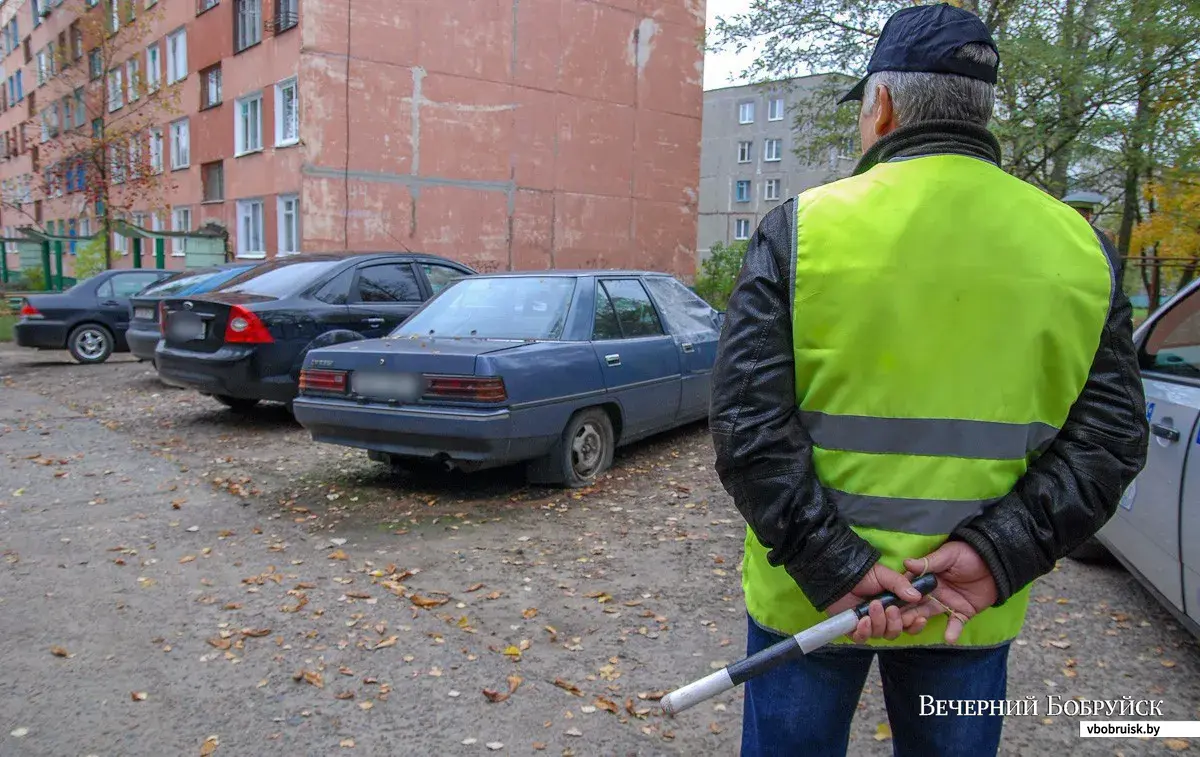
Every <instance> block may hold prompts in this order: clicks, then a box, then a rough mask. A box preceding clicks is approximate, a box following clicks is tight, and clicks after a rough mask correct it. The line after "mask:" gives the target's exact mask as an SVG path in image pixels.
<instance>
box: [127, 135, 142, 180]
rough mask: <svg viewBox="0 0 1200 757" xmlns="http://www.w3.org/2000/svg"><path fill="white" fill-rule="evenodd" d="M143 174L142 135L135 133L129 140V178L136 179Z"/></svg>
mask: <svg viewBox="0 0 1200 757" xmlns="http://www.w3.org/2000/svg"><path fill="white" fill-rule="evenodd" d="M141 175H142V137H141V135H140V134H139V135H135V136H134V137H133V138H132V139H130V140H129V178H131V179H136V178H138V177H140V176H141Z"/></svg>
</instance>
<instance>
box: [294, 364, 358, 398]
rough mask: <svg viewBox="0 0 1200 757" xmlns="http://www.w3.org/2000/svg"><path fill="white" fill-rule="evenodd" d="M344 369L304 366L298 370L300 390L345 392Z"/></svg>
mask: <svg viewBox="0 0 1200 757" xmlns="http://www.w3.org/2000/svg"><path fill="white" fill-rule="evenodd" d="M346 375H347V374H346V371H324V370H313V369H311V368H304V369H302V370H301V371H300V391H301V392H302V393H303V392H305V391H310V392H335V393H337V394H345V393H346Z"/></svg>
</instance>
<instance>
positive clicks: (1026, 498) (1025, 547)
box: [950, 233, 1149, 604]
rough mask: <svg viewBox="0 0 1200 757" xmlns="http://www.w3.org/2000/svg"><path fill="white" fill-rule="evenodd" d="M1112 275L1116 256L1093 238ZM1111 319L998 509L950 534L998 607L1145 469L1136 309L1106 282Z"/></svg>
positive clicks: (1092, 527)
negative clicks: (1049, 433) (986, 579)
mask: <svg viewBox="0 0 1200 757" xmlns="http://www.w3.org/2000/svg"><path fill="white" fill-rule="evenodd" d="M1097 236H1099V237H1100V243H1101V245H1102V246H1103V248H1104V251H1105V253H1106V254H1107V255H1108V258H1109V264H1110V266H1111V268H1112V270H1113V271H1114V272H1115V271H1119V270H1120V263H1119V256H1118V255H1117V252H1116V250H1115V249H1113V246H1112V243H1111V242H1109V241H1108V238H1107V237H1105V236H1104V235H1103V234H1102V233H1098V234H1097ZM1113 281H1114V284H1113V292H1112V297H1111V304H1110V306H1109V311H1108V318H1107V321H1106V323H1105V326H1104V331H1103V332H1102V333H1101V336H1100V343H1099V347H1098V348H1097V350H1096V355H1095V358H1094V359H1093V361H1092V367H1091V371H1090V373H1089V375H1088V379H1087V382H1086V384H1085V385H1084V387H1083V391H1082V392H1081V393H1080V395H1079V397H1078V398H1077V399H1076V400H1075V403H1074V404H1073V405H1072V406H1071V411H1070V413H1069V414H1068V416H1067V420H1066V422H1065V423H1064V424H1063V427H1062V429H1061V430H1060V431H1059V432H1058V434H1057V436H1056V437H1055V439H1054V441H1053V442H1052V443H1051V445H1050V447H1049V448H1048V449H1047V450H1046V452H1044V453H1043V454H1042V455H1041V456H1040V457H1038V458H1037V459H1036V460H1035V461H1034V462H1033V463H1032V464H1031V465H1030V467H1029V469H1028V470H1027V471H1026V472H1025V475H1024V476H1022V477H1021V478H1020V480H1018V482H1017V484H1016V486H1015V487H1014V488H1013V490H1012V491H1011V492H1010V493H1009V494H1008V496H1006V497H1005V498H1004V499H1002V500H1000V502H998V503H996V504H995V505H993V506H992V507H990V508H988V509H987V510H985V511H984V512H983V513H981V514H980V515H978V516H976V517H975V518H973V519H972V520H970V521H967V523H965V524H963V525H962V526H960V527H959V528H958V529H956V530H955V532H954V533H953V534H951V537H950V538H951V539H957V540H961V541H965V542H967V543H968V544H970V545H971V546H972V547H974V548H975V550H976V551H977V552H978V553H979V554H980V556H981V557H982V558H983V560H984V562H986V563H987V565H988V567H989V568H990V569H991V572H992V576H993V578H994V579H995V581H996V589H997V592H998V595H999V599H998V601H997V604H1002V603H1004V602H1005V601H1007V600H1008V598H1009V597H1011V596H1012V595H1013V594H1014V593H1016V592H1017V591H1020V590H1021V589H1022V588H1023V587H1024V586H1025V585H1026V584H1029V583H1030V582H1032V581H1033V580H1034V579H1035V578H1037V577H1039V576H1042V575H1044V574H1046V573H1049V572H1050V571H1051V570H1053V568H1054V563H1055V562H1056V561H1057V560H1058V559H1059V558H1061V557H1064V556H1065V555H1067V554H1069V553H1070V552H1071V551H1073V550H1074V549H1075V548H1076V547H1077V546H1079V545H1080V544H1082V543H1083V542H1085V541H1087V540H1088V539H1090V538H1091V537H1092V536H1093V535H1094V534H1095V533H1096V532H1097V531H1099V530H1100V528H1101V527H1102V526H1103V525H1104V524H1105V523H1106V522H1108V520H1109V518H1111V517H1112V516H1113V514H1114V513H1115V512H1116V510H1117V505H1118V504H1119V503H1120V501H1121V495H1122V494H1123V493H1124V491H1125V489H1126V487H1128V486H1129V484H1130V483H1131V482H1132V481H1133V479H1134V477H1136V476H1137V474H1138V472H1139V471H1140V470H1141V469H1142V466H1143V465H1145V463H1146V450H1147V444H1148V439H1149V423H1148V421H1147V420H1146V398H1145V394H1144V393H1143V389H1142V382H1141V375H1140V373H1139V370H1138V362H1137V353H1136V350H1135V348H1134V346H1133V322H1132V316H1133V310H1132V308H1131V306H1130V304H1129V298H1128V297H1127V296H1126V295H1125V292H1124V291H1123V289H1122V288H1121V285H1120V278H1119V277H1117V276H1116V275H1114V277H1113Z"/></svg>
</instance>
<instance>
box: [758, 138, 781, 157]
mask: <svg viewBox="0 0 1200 757" xmlns="http://www.w3.org/2000/svg"><path fill="white" fill-rule="evenodd" d="M782 157H783V140H782V139H768V140H765V141H764V142H763V160H768V161H777V160H780V159H781V158H782Z"/></svg>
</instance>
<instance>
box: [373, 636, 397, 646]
mask: <svg viewBox="0 0 1200 757" xmlns="http://www.w3.org/2000/svg"><path fill="white" fill-rule="evenodd" d="M399 640H400V637H399V636H389V637H387V638H386V639H384V640H383V641H381V642H379V643H378V644H376V645H375V646H373V647H371V649H384V648H386V647H394V646H396V642H397V641H399Z"/></svg>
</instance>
